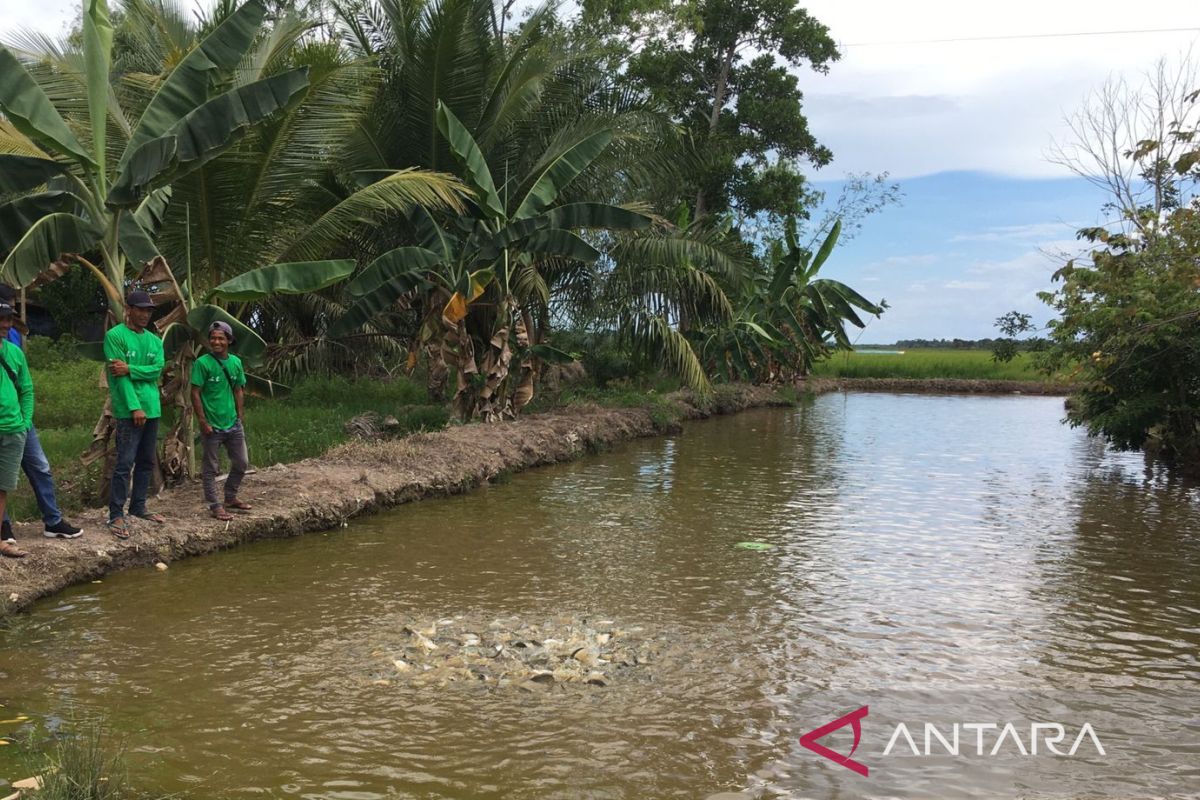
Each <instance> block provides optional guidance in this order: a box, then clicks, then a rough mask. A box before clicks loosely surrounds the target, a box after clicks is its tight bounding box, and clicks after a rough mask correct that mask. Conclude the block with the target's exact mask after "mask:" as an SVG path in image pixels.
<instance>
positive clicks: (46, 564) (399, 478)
mask: <svg viewBox="0 0 1200 800" xmlns="http://www.w3.org/2000/svg"><path fill="white" fill-rule="evenodd" d="M787 404H788V402H787V401H786V400H785V399H784V398H782V397H781V396H780V395H779V394H777V393H776V392H775V391H774V390H772V389H767V388H762V387H748V386H746V387H728V386H726V387H720V388H719V390H718V391H717V392H716V393H714V396H713V397H712V398H711V399H710V400H709V401H708V402H706V403H705V404H703V406H701V405H698V404H696V403H694V402H692V401H690V400H688V399H686V398H682V397H679V398H674V399H672V409H671V410H672V412H673V413H671V414H669V415H664V414H663V413H661V411H662V409H656V410H655V413H652V412H651V411H650V410H648V409H644V408H616V409H614V408H599V407H594V406H579V407H571V408H566V409H561V410H556V411H551V412H547V413H544V414H537V415H532V416H529V417H524V418H521V419H519V420H516V421H513V422H505V423H499V424H495V425H483V424H473V425H461V426H456V427H452V428H449V429H447V430H444V431H439V432H437V433H425V434H416V435H413V436H408V437H405V438H403V439H397V440H393V441H382V442H370V443H366V442H352V443H348V444H344V445H340V446H338V447H336V448H334V449H333V450H330V451H329V452H328V453H326V454H325V455H324V456H322V457H321V458H318V459H309V460H306V461H301V462H297V463H294V464H276V465H274V466H271V467H266V468H262V467H260V468H259V469H258V471H257V473H256V474H254V475H251V476H248V477H247V479H246V482H245V484H244V485H243V487H242V488H243V492H242V499H244V500H246V501H248V502H250V503H251V504H252V505H253V506H254V508H253V510H251V511H249V512H247V513H244V514H239V515H238V516H237V517H236V518H235V519H234V520H233V521H232V522H228V523H225V522H218V521H216V520H214V519H212V518H211V517H209V515H208V511H207V508H206V507H205V506H204V504H203V502H202V499H201V492H200V486H199V483H198V481H194V482H191V483H189V484H187V485H184V486H182V487H179V488H175V489H169V490H166V491H164V492H163V493H162V494H161V495H159V497H158V498H156V499H154V500H152V501H151V503H150V504H149V505H150V509H151V510H152V511H157V512H159V513H161V514H162V515H163V516H165V517H166V518H167V522H166V524H163V525H156V524H154V523H151V522H143V521H140V520H134V522H136V523H137V524H136V525H135V526H134V528H133V536H132V537H131V538H130V539H129V540H128V541H119V540H117V539H115V538H113V536H112V535H111V534H109V533H108V532H107V530H106V529H105V524H104V523H105V519H106V513H105V510H104V509H90V510H88V511H86V512H84V513H82V514H80V515H78V516H75V517H73V521H75V523H76V524H78V525H81V526H82V527H83V529H84V535H83V536H82V537H81V538H79V539H75V540H72V541H59V540H54V539H45V538H43V537H42V525H41V523H40V521H39V522H37V523H30V522H26V523H18V524H16V525H15V526H14V527H15V531H16V536H17V544H18V545H20V546H21V548H23V549H24V550H26V551H27V552H28V553H29V555H28V556H26V557H25V558H23V559H19V560H18V559H7V558H5V559H0V616H2V615H3V614H4V613H9V612H13V611H17V610H20V609H22V608H24V607H26V606H28V605H29V604H30V603H32V602H34V601H35V600H37V599H38V598H41V597H45V596H47V595H49V594H52V593H54V592H56V591H59V590H61V589H63V588H65V587H67V586H70V585H72V584H75V583H82V582H85V581H91V580H96V579H99V578H101V577H103V576H104V575H106V574H108V573H110V572H115V571H117V570H121V569H127V568H130V567H153V566H154V564H155V563H157V562H162V563H164V564H167V565H169V564H170V563H171V562H173V561H177V560H179V559H181V558H186V557H188V556H195V555H201V554H204V553H211V552H213V551H214V550H218V549H222V548H227V547H233V546H235V545H238V544H241V543H242V542H249V541H253V540H255V539H265V538H278V537H285V536H297V535H299V534H302V533H308V532H312V531H322V530H329V529H331V528H335V527H339V526H341V525H342V524H344V523H345V522H346V521H347V520H349V519H351V518H352V517H356V516H358V515H360V514H368V513H372V512H375V511H379V510H382V509H386V508H391V507H392V506H396V505H400V504H401V503H408V502H412V501H414V500H421V499H423V498H426V497H443V496H446V495H451V494H458V493H460V492H467V491H470V490H471V489H473V488H475V487H477V486H479V485H481V484H483V483H485V482H487V481H489V480H491V479H492V478H495V477H496V476H497V475H502V474H507V473H514V472H519V471H521V470H524V469H529V468H530V467H536V466H541V465H544V464H554V463H558V462H562V461H570V460H572V459H575V458H578V457H580V456H581V455H584V454H587V453H590V452H597V451H600V450H604V449H606V448H608V447H610V446H611V445H613V444H616V443H618V442H623V441H628V440H630V439H636V438H639V437H643V436H653V435H655V434H659V433H664V432H667V431H668V430H671V429H672V428H675V427H677V422H676V420H677V419H699V418H703V417H707V416H710V415H712V414H724V413H731V412H734V411H740V410H743V409H746V408H750V407H755V406H768V405H787ZM667 417H669V419H668V418H667ZM251 455H252V456H253V432H251Z"/></svg>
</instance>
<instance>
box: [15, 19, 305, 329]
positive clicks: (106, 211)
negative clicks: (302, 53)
mask: <svg viewBox="0 0 1200 800" xmlns="http://www.w3.org/2000/svg"><path fill="white" fill-rule="evenodd" d="M265 13H266V12H265V8H264V6H263V4H262V2H261V0H249V2H247V3H246V4H244V5H243V6H241V7H240V8H238V9H237V10H236V11H235V12H233V13H232V14H230V15H229V16H228V17H227V18H226V19H225V20H224V22H222V23H221V24H220V25H219V26H217V27H216V28H215V29H214V30H213V31H212V32H211V33H210V34H209V35H208V36H206V37H205V38H204V39H203V40H202V41H200V42H199V43H198V44H197V46H196V47H195V48H193V49H192V50H191V51H190V52H189V53H188V54H187V55H186V56H184V57H183V58H182V59H181V60H180V61H179V62H178V64H177V65H176V66H175V67H174V69H172V70H171V71H170V72H169V73H168V74H167V75H166V77H165V78H163V79H162V81H161V83H159V84H158V89H157V91H156V92H154V94H153V96H152V97H151V98H150V99H149V102H148V103H146V105H145V107H144V108H142V109H141V110H140V114H139V115H138V116H137V117H136V121H134V122H132V123H131V122H130V120H132V119H134V116H133V115H132V114H130V113H128V111H129V110H128V109H122V108H121V107H120V106H119V105H118V104H117V102H116V100H115V95H114V93H113V90H112V86H111V84H110V67H111V64H112V46H113V26H112V24H111V22H110V19H109V14H108V8H107V3H106V0H84V4H83V63H84V65H85V79H86V96H87V113H86V114H82V115H74V116H72V118H71V122H73V123H75V125H74V127H75V128H76V129H78V130H80V131H81V133H83V134H88V136H85V138H90V143H89V145H85V144H83V143H82V142H81V141H80V139H79V138H77V136H76V133H75V131H74V130H73V129H72V125H70V124H68V121H67V119H66V118H65V117H64V114H63V113H60V111H59V110H58V109H56V108H55V106H54V104H53V103H52V102H51V100H50V98H49V97H48V95H47V93H46V91H45V90H44V89H43V87H42V86H41V85H39V84H38V82H37V81H36V80H35V79H34V77H33V76H32V75H31V74H30V72H29V70H28V69H27V68H26V65H25V63H23V62H22V60H21V59H20V58H18V57H17V56H16V55H15V54H14V53H13V52H12V51H10V50H9V49H8V48H6V47H3V46H0V112H3V114H4V116H5V117H6V118H7V120H8V121H9V122H10V123H11V125H12V127H13V128H14V129H15V131H16V132H17V133H19V134H20V135H21V136H22V137H24V139H25V140H26V142H27V143H28V144H29V147H28V148H26V149H25V152H24V154H20V155H18V154H15V153H13V152H11V150H12V149H13V148H11V147H10V148H8V149H9V150H10V152H8V153H2V154H0V175H4V176H5V177H4V179H3V184H4V187H3V188H4V189H6V190H8V191H10V192H19V193H22V195H21V196H19V197H18V198H17V199H16V200H14V201H11V202H10V203H9V204H7V206H8V210H9V213H3V212H0V219H4V220H5V222H6V223H7V224H6V231H5V234H4V237H5V241H6V242H11V243H12V244H11V247H10V248H9V249H8V255H7V257H6V258H5V259H4V263H3V267H2V273H3V276H4V278H5V279H6V280H8V281H9V282H10V283H12V284H13V285H16V286H28V285H29V284H31V283H33V282H34V281H35V280H37V279H38V277H39V276H40V275H42V273H43V272H44V271H45V270H46V269H47V268H48V267H49V266H50V265H51V264H53V263H55V262H60V263H74V264H79V265H81V266H83V267H85V268H87V269H89V270H91V271H92V273H93V274H94V275H95V276H96V279H97V280H98V281H99V283H100V285H101V287H103V289H104V291H105V294H106V295H107V297H108V301H109V307H110V310H111V311H112V313H113V315H114V316H115V317H116V318H117V319H120V318H121V316H122V312H123V302H122V297H123V295H124V288H125V285H126V277H127V276H126V266H127V264H129V263H133V264H141V263H144V262H147V261H149V260H151V259H152V258H153V257H154V256H155V255H158V251H157V249H156V248H155V245H154V241H153V236H154V233H155V228H156V225H157V222H158V221H159V220H160V219H161V215H162V212H163V209H164V208H165V206H166V204H167V202H168V201H169V197H170V186H171V183H172V182H173V181H176V180H178V179H180V178H181V177H183V176H185V175H187V174H189V173H190V172H193V171H195V170H197V169H199V168H200V167H202V166H203V165H204V164H206V163H208V162H209V161H211V160H213V159H214V158H217V157H218V156H220V155H221V154H222V153H223V152H225V151H226V150H227V149H228V148H229V147H231V146H232V145H233V144H234V143H235V142H236V141H237V140H238V139H239V138H240V137H241V136H242V135H244V134H245V133H246V131H247V130H248V129H250V128H251V127H252V126H255V125H257V124H259V123H261V122H263V121H264V120H266V119H268V118H269V117H271V116H272V115H274V114H277V113H279V112H280V111H282V110H285V109H287V108H289V107H291V106H292V105H294V104H295V103H297V102H299V100H300V99H301V98H302V97H303V95H304V92H305V91H306V89H307V87H308V77H307V69H306V68H303V67H300V68H296V69H290V70H286V71H284V72H281V73H279V74H277V75H272V76H270V77H268V78H264V79H262V80H257V81H253V82H250V83H247V84H244V85H240V86H235V87H233V88H226V86H225V84H224V83H223V79H224V76H226V75H227V74H228V73H229V72H231V71H232V70H233V69H234V68H235V67H237V65H238V63H239V62H240V60H241V59H242V57H243V56H244V55H245V54H246V53H247V51H248V50H249V49H250V47H251V45H252V44H253V42H254V40H255V37H256V36H257V34H258V32H259V31H260V29H261V27H262V23H263V19H264V16H265ZM68 116H71V115H68ZM110 128H111V129H112V130H113V132H114V133H115V134H116V136H115V137H114V138H117V139H120V140H121V141H120V142H119V143H118V142H114V144H119V145H123V146H117V147H113V146H110V142H109V140H108V134H109V132H110ZM91 254H98V256H99V258H96V259H94V260H93V259H89V258H88V257H87V256H88V255H91Z"/></svg>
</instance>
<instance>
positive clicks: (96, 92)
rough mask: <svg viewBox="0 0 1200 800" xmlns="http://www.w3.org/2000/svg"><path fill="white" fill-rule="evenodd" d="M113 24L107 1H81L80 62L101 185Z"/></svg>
mask: <svg viewBox="0 0 1200 800" xmlns="http://www.w3.org/2000/svg"><path fill="white" fill-rule="evenodd" d="M112 44H113V26H112V20H110V19H109V17H108V3H107V0H85V2H84V10H83V63H84V64H85V66H86V69H85V70H84V72H85V74H86V78H87V96H88V117H89V118H90V119H91V122H92V153H93V155H94V157H95V162H96V164H98V165H99V168H98V170H97V172H98V173H99V176H100V181H101V184H102V185H103V182H104V179H105V175H106V173H107V170H106V168H105V159H104V138H105V132H106V130H107V128H108V94H109V91H110V89H109V85H108V73H109V69H110V68H111V67H112Z"/></svg>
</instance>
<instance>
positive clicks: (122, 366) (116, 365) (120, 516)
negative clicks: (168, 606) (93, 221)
mask: <svg viewBox="0 0 1200 800" xmlns="http://www.w3.org/2000/svg"><path fill="white" fill-rule="evenodd" d="M153 313H154V301H153V300H152V299H150V295H148V294H146V293H145V292H143V291H133V292H130V293H129V296H128V297H126V298H125V322H124V324H121V325H117V326H116V327H114V328H111V329H110V330H109V331H108V333H106V334H105V335H104V357H105V358H106V359H107V360H108V392H109V395H110V397H111V398H112V412H113V417H114V418H115V419H116V421H117V466H116V469H114V470H113V476H112V485H111V491H110V495H109V500H108V530H109V532H110V533H112V535H113V536H116V537H117V538H118V539H128V538H129V523H128V521H127V520H126V519H125V498H126V496H128V495H129V494H130V492H129V475H130V472H131V471H132V473H133V492H132V496H131V497H130V498H129V515H130V516H133V517H137V518H139V519H145V520H149V521H151V522H158V523H163V522H166V519H165V518H164V517H163V516H162V515H161V514H152V513H150V512H148V511H147V510H146V493H147V492H148V491H149V489H150V478H151V476H152V474H153V472H154V455H155V451H156V448H157V446H158V418H159V417H160V416H162V398H161V396H160V394H159V389H158V380H159V377H161V375H162V371H163V361H164V358H163V346H162V340H161V339H159V338H158V337H157V336H155V335H154V334H153V333H152V332H150V331H148V330H146V326H147V325H149V324H150V317H151V315H152V314H153Z"/></svg>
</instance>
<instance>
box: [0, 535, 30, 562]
mask: <svg viewBox="0 0 1200 800" xmlns="http://www.w3.org/2000/svg"><path fill="white" fill-rule="evenodd" d="M27 555H29V554H28V553H26V552H25V551H24V550H22V549H21V548H19V547H17V543H16V542H14V541H13V540H12V539H5V540H3V541H0V556H4V557H5V558H24V557H25V556H27Z"/></svg>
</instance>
